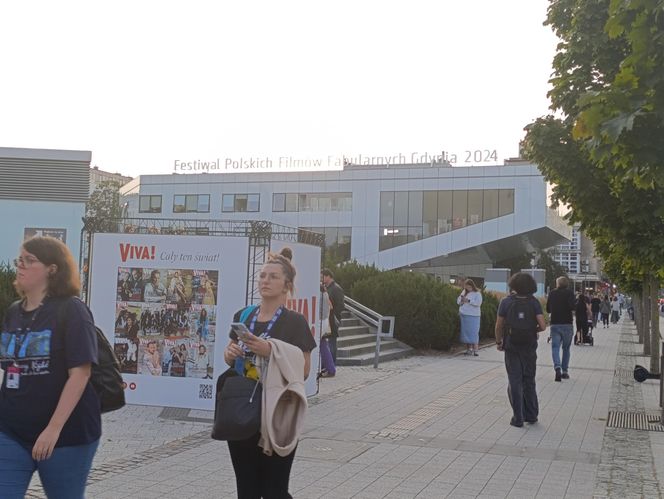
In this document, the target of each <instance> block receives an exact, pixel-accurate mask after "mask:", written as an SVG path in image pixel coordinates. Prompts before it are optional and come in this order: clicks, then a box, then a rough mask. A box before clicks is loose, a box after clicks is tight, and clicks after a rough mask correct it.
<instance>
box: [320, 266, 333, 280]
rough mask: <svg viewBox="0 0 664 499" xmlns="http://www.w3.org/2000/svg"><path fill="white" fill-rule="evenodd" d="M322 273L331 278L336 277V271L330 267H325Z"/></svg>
mask: <svg viewBox="0 0 664 499" xmlns="http://www.w3.org/2000/svg"><path fill="white" fill-rule="evenodd" d="M320 273H321V274H322V275H324V276H327V277H329V278H331V279H334V273H333V272H332V271H331V270H330V269H327V268H325V269H323V270H321V271H320Z"/></svg>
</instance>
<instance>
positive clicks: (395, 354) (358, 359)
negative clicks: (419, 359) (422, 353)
mask: <svg viewBox="0 0 664 499" xmlns="http://www.w3.org/2000/svg"><path fill="white" fill-rule="evenodd" d="M413 353H415V350H414V349H412V348H410V347H406V348H402V347H398V348H392V349H389V350H383V347H382V343H381V348H380V356H379V363H380V362H386V361H388V360H397V359H402V358H404V357H408V356H409V355H412V354H413ZM373 363H374V353H373V352H372V353H367V354H363V355H356V356H354V357H350V358H343V357H337V365H338V366H370V365H373Z"/></svg>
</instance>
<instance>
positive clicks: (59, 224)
mask: <svg viewBox="0 0 664 499" xmlns="http://www.w3.org/2000/svg"><path fill="white" fill-rule="evenodd" d="M91 156H92V154H91V153H90V152H89V151H65V150H54V149H22V148H10V147H3V148H0V213H2V229H3V230H2V232H3V237H2V239H0V262H4V263H7V262H11V261H12V260H13V259H14V258H15V257H16V256H17V255H18V249H19V247H20V245H21V243H22V241H23V240H24V239H26V238H28V237H31V236H33V235H48V236H53V237H57V238H59V239H61V240H62V241H64V242H65V243H66V244H67V246H68V247H69V249H70V250H71V251H72V253H73V254H74V257H75V258H76V259H77V260H78V258H79V253H80V242H81V230H82V229H83V221H82V219H83V217H84V216H85V203H86V202H87V199H88V189H89V182H90V160H91Z"/></svg>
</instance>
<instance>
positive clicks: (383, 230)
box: [121, 164, 570, 279]
mask: <svg viewBox="0 0 664 499" xmlns="http://www.w3.org/2000/svg"><path fill="white" fill-rule="evenodd" d="M121 195H122V203H127V217H128V218H156V219H188V220H201V221H203V220H268V221H271V222H274V223H278V224H281V225H286V226H291V227H298V228H302V229H308V230H313V231H316V232H322V233H324V234H325V239H326V246H327V249H328V251H332V252H334V253H335V254H337V256H338V257H339V258H340V259H345V260H347V259H355V260H357V261H358V262H360V263H368V264H375V265H376V266H378V267H379V268H382V269H401V268H408V269H410V270H415V271H421V272H427V273H430V274H434V275H436V276H437V277H439V278H441V279H446V278H448V277H449V276H451V275H467V276H477V277H482V276H483V275H484V270H485V269H486V268H487V267H491V266H492V264H493V262H495V261H497V260H501V259H504V258H508V257H510V256H514V255H516V254H519V252H521V251H532V250H534V249H541V248H548V247H552V246H554V245H555V244H557V243H559V242H562V241H564V240H565V239H566V238H568V237H569V235H570V233H569V227H568V226H567V225H566V224H565V223H564V222H563V220H562V219H561V218H560V216H559V215H558V213H557V212H555V211H554V210H552V209H550V208H548V206H547V186H546V182H545V180H544V178H543V177H542V175H541V173H540V172H539V170H538V169H537V167H536V166H535V165H532V164H515V165H505V166H477V167H450V166H432V167H430V166H422V165H396V166H395V165H391V166H389V167H387V166H347V167H345V168H344V169H343V170H335V171H317V172H279V173H276V172H275V173H272V172H269V173H215V174H210V173H202V174H191V175H182V174H171V175H148V176H140V177H137V178H135V179H134V180H132V181H131V182H129V183H128V184H126V185H125V186H124V187H123V188H122V189H121Z"/></svg>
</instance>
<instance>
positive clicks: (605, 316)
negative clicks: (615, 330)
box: [602, 314, 609, 326]
mask: <svg viewBox="0 0 664 499" xmlns="http://www.w3.org/2000/svg"><path fill="white" fill-rule="evenodd" d="M602 324H603V325H604V326H608V325H609V314H602Z"/></svg>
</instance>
